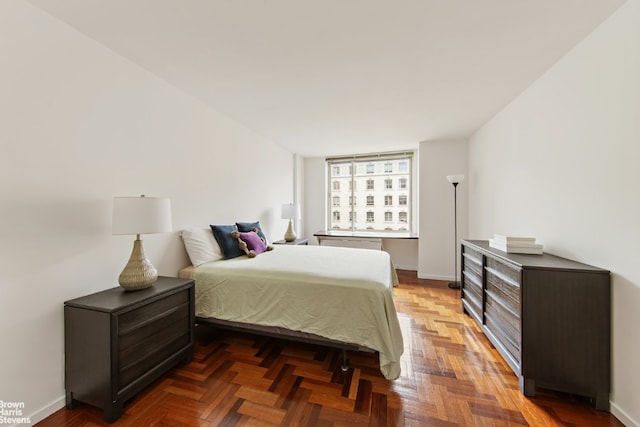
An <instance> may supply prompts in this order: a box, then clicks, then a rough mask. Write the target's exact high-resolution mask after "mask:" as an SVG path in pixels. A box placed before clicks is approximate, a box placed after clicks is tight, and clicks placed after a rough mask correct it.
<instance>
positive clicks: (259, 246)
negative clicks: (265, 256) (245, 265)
mask: <svg viewBox="0 0 640 427" xmlns="http://www.w3.org/2000/svg"><path fill="white" fill-rule="evenodd" d="M240 238H241V239H242V241H243V242H245V243H246V244H247V249H249V250H250V251H254V252H255V253H256V254H261V253H262V252H264V251H266V250H267V245H265V244H264V242H263V241H262V239H261V238H260V236H258V235H257V234H256V232H255V231H249V232H248V233H240Z"/></svg>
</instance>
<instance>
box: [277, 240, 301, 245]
mask: <svg viewBox="0 0 640 427" xmlns="http://www.w3.org/2000/svg"><path fill="white" fill-rule="evenodd" d="M272 243H273V244H274V245H308V244H309V239H296V240H294V241H293V242H287V241H286V240H276V241H275V242H272Z"/></svg>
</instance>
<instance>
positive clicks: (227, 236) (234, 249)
mask: <svg viewBox="0 0 640 427" xmlns="http://www.w3.org/2000/svg"><path fill="white" fill-rule="evenodd" d="M211 231H213V236H214V237H215V238H216V241H217V242H218V244H219V245H220V249H221V250H222V256H223V257H224V259H231V258H236V257H239V256H241V255H244V252H243V251H242V250H241V249H240V248H239V247H238V240H237V239H235V238H233V237H232V236H231V233H232V232H234V231H238V228H237V227H236V226H235V225H211Z"/></svg>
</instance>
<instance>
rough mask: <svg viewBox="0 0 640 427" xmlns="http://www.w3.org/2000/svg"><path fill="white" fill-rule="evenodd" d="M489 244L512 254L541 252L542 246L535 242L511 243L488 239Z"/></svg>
mask: <svg viewBox="0 0 640 427" xmlns="http://www.w3.org/2000/svg"><path fill="white" fill-rule="evenodd" d="M489 246H490V247H492V248H494V249H498V250H499V251H502V252H507V253H512V254H541V253H542V248H543V246H542V245H540V244H535V243H526V242H525V243H520V244H511V243H503V242H501V241H499V240H495V239H489Z"/></svg>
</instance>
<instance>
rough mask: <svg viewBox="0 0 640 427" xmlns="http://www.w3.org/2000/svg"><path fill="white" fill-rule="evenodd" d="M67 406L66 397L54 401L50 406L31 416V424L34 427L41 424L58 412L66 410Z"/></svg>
mask: <svg viewBox="0 0 640 427" xmlns="http://www.w3.org/2000/svg"><path fill="white" fill-rule="evenodd" d="M65 404H66V399H65V397H64V396H62V397H61V398H59V399H56V400H54V401H53V402H51V403H49V404H48V405H45V406H43V407H42V408H40V409H38V410H37V411H36V412H34V413H33V414H31V415H29V418H30V420H31V424H32V425H34V424H36V423H39V422H40V421H42V420H44V419H45V418H47V417H48V416H50V415H53V414H54V413H56V412H57V411H58V410H60V409H62V408H64V405H65Z"/></svg>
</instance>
